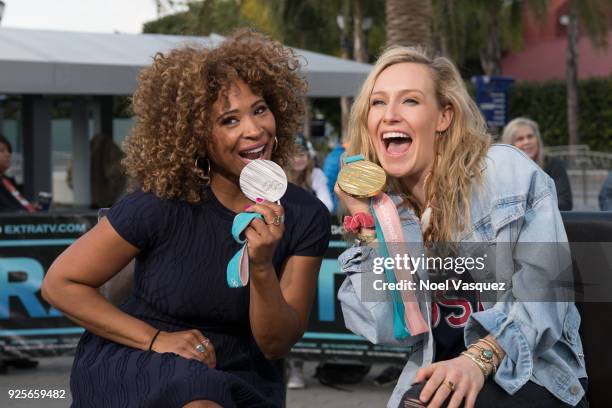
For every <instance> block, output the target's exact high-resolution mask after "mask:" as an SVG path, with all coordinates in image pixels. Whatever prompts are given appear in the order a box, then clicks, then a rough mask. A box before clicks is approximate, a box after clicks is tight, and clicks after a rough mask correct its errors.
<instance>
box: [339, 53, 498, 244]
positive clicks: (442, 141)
mask: <svg viewBox="0 0 612 408" xmlns="http://www.w3.org/2000/svg"><path fill="white" fill-rule="evenodd" d="M405 62H411V63H416V64H422V65H425V66H426V67H428V68H429V72H430V73H431V78H432V80H433V84H434V91H435V94H436V100H437V102H438V106H439V108H440V109H443V108H445V107H447V106H449V107H450V108H451V109H452V111H453V118H452V121H451V123H450V125H449V127H448V128H447V129H446V130H445V131H444V132H443V133H442V134H439V135H437V136H436V140H435V143H434V148H435V150H436V156H435V159H434V162H433V165H432V171H431V173H430V174H429V175H428V176H427V178H426V182H425V196H426V206H430V207H431V209H432V218H431V227H430V228H429V229H428V230H427V232H425V234H424V236H423V239H424V240H425V242H427V243H431V242H452V241H453V240H454V239H457V238H458V234H459V233H460V232H461V231H463V230H464V229H465V227H466V226H467V225H469V224H470V221H471V220H470V211H469V210H470V197H471V186H472V178H475V180H476V182H477V183H479V184H480V183H482V172H481V166H482V162H483V160H484V158H485V155H486V153H487V150H488V148H489V145H490V143H491V137H490V136H489V134H488V133H487V129H486V123H485V121H484V118H483V117H482V115H481V113H480V111H479V110H478V107H477V106H476V104H475V103H474V101H473V100H472V98H471V97H470V95H469V94H468V92H467V89H466V87H465V84H464V83H463V80H462V79H461V75H460V74H459V71H458V70H457V68H456V67H455V66H454V65H453V63H452V62H451V61H450V60H449V59H447V58H444V57H437V58H429V57H428V56H427V54H426V53H425V52H424V51H423V50H421V49H419V48H414V47H398V46H393V47H390V48H388V49H387V50H386V51H385V52H384V53H383V54H382V55H381V56H380V58H379V59H378V61H377V62H376V64H375V65H374V68H373V70H372V72H370V74H369V75H368V77H367V79H366V80H365V82H364V84H363V86H362V88H361V91H360V93H359V95H358V96H357V98H356V99H355V103H354V104H353V107H352V109H351V115H350V119H349V135H350V145H349V147H348V149H347V154H348V155H353V154H363V155H364V157H365V158H366V159H367V160H370V161H373V162H375V163H378V164H380V161H379V159H378V157H377V155H376V150H375V148H374V144H373V142H372V139H371V136H370V134H369V132H368V127H367V119H368V113H369V109H370V95H371V93H372V90H373V88H374V83H375V82H376V79H377V78H378V76H379V75H380V73H381V72H382V71H384V70H385V69H386V68H388V67H389V66H391V65H395V64H399V63H405ZM388 184H389V185H388V187H389V188H390V189H392V190H393V191H394V192H395V193H399V194H400V195H402V196H403V198H404V204H405V205H410V206H412V207H413V208H414V210H415V212H416V213H417V215H419V216H420V214H421V213H422V211H423V210H424V208H421V207H420V206H419V205H418V203H417V201H416V199H415V198H414V196H413V195H412V193H411V192H410V191H409V190H408V188H407V187H406V186H405V185H404V184H402V182H401V180H399V179H395V178H390V179H389V181H388Z"/></svg>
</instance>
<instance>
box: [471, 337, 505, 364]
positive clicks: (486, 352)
mask: <svg viewBox="0 0 612 408" xmlns="http://www.w3.org/2000/svg"><path fill="white" fill-rule="evenodd" d="M472 347H474V348H475V349H476V350H478V352H479V354H480V356H481V357H482V359H483V360H484V361H485V362H486V363H491V364H493V365H495V361H494V360H493V357H495V358H496V359H497V364H501V361H499V358H498V357H497V355H496V354H495V353H494V352H493V350H491V349H489V348H486V347H482V346H481V345H480V344H478V343H474V344H470V345H469V346H468V350H469V349H470V348H472ZM496 368H497V367H496Z"/></svg>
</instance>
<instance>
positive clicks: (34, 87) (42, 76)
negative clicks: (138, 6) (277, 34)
mask: <svg viewBox="0 0 612 408" xmlns="http://www.w3.org/2000/svg"><path fill="white" fill-rule="evenodd" d="M222 40H223V37H221V36H218V35H215V34H212V35H211V36H209V37H185V36H173V35H160V34H98V33H82V32H63V31H48V30H27V29H17V28H6V27H2V28H0V93H7V94H43V95H49V94H55V95H58V94H61V95H130V94H132V93H133V92H134V90H135V89H136V84H137V82H136V81H137V74H138V71H140V70H141V69H142V68H143V67H145V66H147V65H149V64H150V63H151V61H152V57H153V56H154V55H155V54H156V53H157V52H164V51H167V50H169V49H172V48H176V47H178V46H181V45H189V44H191V45H194V44H197V45H204V46H209V47H210V46H214V45H216V44H218V43H219V42H220V41H222ZM295 51H296V53H297V54H298V55H299V56H301V57H302V62H303V68H302V73H303V74H304V75H305V77H306V80H307V81H308V85H309V89H308V96H311V97H338V96H352V95H355V94H356V93H357V92H358V90H359V87H360V85H361V83H362V82H363V80H364V79H365V77H366V75H367V74H368V73H369V71H370V69H371V66H370V65H368V64H362V63H358V62H355V61H348V60H343V59H340V58H336V57H331V56H328V55H324V54H317V53H314V52H310V51H304V50H299V49H296V50H295Z"/></svg>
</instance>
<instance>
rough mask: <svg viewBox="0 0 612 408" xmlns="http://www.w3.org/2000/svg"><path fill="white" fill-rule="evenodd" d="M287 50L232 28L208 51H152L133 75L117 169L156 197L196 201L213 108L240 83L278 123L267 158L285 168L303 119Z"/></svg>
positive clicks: (301, 85) (293, 61) (299, 82)
mask: <svg viewBox="0 0 612 408" xmlns="http://www.w3.org/2000/svg"><path fill="white" fill-rule="evenodd" d="M299 68H300V64H299V62H298V60H297V58H296V56H295V54H294V52H293V50H291V49H289V48H285V47H283V45H282V44H280V43H279V42H277V41H274V40H272V39H271V38H269V37H267V36H265V35H263V34H260V33H257V32H255V31H252V30H247V29H241V30H238V31H236V32H235V33H234V34H232V35H231V36H230V37H228V38H227V39H226V40H224V41H223V42H222V43H221V44H220V45H219V46H217V47H216V48H213V49H208V48H199V47H192V46H187V47H182V48H178V49H174V50H171V51H169V52H168V53H166V54H162V53H158V54H157V55H156V56H155V57H154V59H153V64H152V65H151V66H150V67H147V68H145V69H143V70H142V71H141V72H140V75H139V85H138V88H137V90H136V92H135V93H134V97H133V110H134V114H135V116H136V125H135V127H134V129H133V130H132V132H131V134H130V135H129V136H128V137H127V138H126V140H125V142H124V149H125V151H126V157H125V159H124V160H123V165H124V166H125V168H126V171H127V174H128V176H129V177H130V181H131V183H130V185H131V188H132V189H133V188H135V187H136V186H138V187H140V188H142V189H143V190H144V191H150V192H153V193H154V194H155V195H156V196H158V197H160V198H168V199H169V198H178V199H182V200H186V201H188V202H192V203H195V202H199V201H200V200H201V198H202V188H203V186H206V185H208V183H209V182H210V179H209V175H208V174H206V172H205V171H204V170H205V169H204V168H203V167H204V166H202V163H201V162H203V161H204V160H198V158H202V156H203V155H204V154H205V153H206V152H207V151H208V148H209V147H210V143H211V132H212V122H213V121H212V118H211V114H212V113H211V110H212V105H213V103H214V102H215V101H216V100H217V99H218V98H226V97H227V91H228V90H229V88H230V87H231V85H232V84H233V83H234V82H235V81H237V80H242V81H243V82H245V83H246V84H247V85H248V86H249V87H250V88H251V91H252V92H253V93H254V94H256V95H260V96H261V97H263V99H264V100H265V101H266V103H267V105H268V107H269V108H270V110H271V112H272V113H273V114H274V117H275V119H276V137H277V145H276V147H275V149H274V152H273V153H272V160H273V161H275V162H277V163H279V164H281V165H283V164H284V163H285V162H286V161H287V158H288V157H289V155H290V154H291V153H292V152H293V137H294V135H295V133H296V132H297V130H298V128H299V126H300V125H301V120H302V116H303V114H304V107H303V103H304V96H305V91H306V85H305V82H304V80H303V78H302V77H300V76H299V75H298V69H299Z"/></svg>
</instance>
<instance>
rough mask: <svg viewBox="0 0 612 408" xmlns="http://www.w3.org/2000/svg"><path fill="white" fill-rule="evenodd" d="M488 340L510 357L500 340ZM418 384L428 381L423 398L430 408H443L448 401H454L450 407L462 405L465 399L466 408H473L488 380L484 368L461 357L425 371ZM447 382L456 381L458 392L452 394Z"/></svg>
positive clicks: (440, 363)
mask: <svg viewBox="0 0 612 408" xmlns="http://www.w3.org/2000/svg"><path fill="white" fill-rule="evenodd" d="M485 339H487V340H489V341H490V342H492V343H493V344H494V345H495V346H496V347H497V349H498V350H499V351H500V352H501V356H500V357H501V359H502V360H503V359H504V357H505V355H506V354H505V353H504V350H503V349H502V348H501V347H500V346H499V344H498V343H497V341H495V339H494V338H493V337H492V336H490V335H488V336H486V337H485ZM478 344H479V345H480V346H482V347H483V348H487V349H491V347H489V346H488V345H487V344H485V343H483V342H479V343H478ZM495 363H496V365H497V366H499V364H500V363H501V361H498V360H497V359H496V358H495ZM414 381H415V382H417V383H419V382H424V381H426V384H425V387H423V390H422V391H421V395H420V396H419V399H420V401H421V402H422V403H428V404H427V407H428V408H437V407H440V406H442V404H443V403H444V401H445V400H446V399H448V398H450V400H449V404H448V408H457V407H459V406H461V402H462V401H463V400H464V399H465V405H464V407H465V408H473V407H474V404H475V403H476V397H477V396H478V393H479V392H480V390H481V389H482V387H483V386H484V382H485V378H484V376H483V374H482V371H481V370H480V368H478V366H477V365H476V364H475V363H474V362H473V361H472V360H470V359H469V358H468V357H465V356H459V357H456V358H453V359H450V360H446V361H440V362H438V363H434V364H431V365H429V366H427V367H424V368H421V369H420V370H419V371H418V372H417V375H416V377H415V380H414ZM443 381H452V382H453V384H454V385H455V391H454V392H453V393H451V391H450V388H449V387H448V386H446V385H445V384H443Z"/></svg>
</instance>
